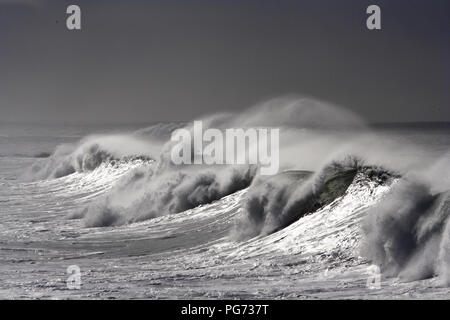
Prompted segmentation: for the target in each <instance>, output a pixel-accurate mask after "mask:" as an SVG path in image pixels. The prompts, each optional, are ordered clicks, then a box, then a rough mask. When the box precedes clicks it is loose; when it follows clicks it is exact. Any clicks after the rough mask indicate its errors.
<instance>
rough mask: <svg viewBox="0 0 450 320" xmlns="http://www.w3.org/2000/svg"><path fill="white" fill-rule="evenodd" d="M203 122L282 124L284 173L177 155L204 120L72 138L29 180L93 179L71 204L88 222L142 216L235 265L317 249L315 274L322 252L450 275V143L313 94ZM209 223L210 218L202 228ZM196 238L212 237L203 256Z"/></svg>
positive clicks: (395, 272)
mask: <svg viewBox="0 0 450 320" xmlns="http://www.w3.org/2000/svg"><path fill="white" fill-rule="evenodd" d="M202 120H203V123H204V127H205V129H206V128H208V127H210V128H218V129H226V128H237V127H242V128H247V127H275V128H279V129H280V167H281V170H280V172H279V173H278V174H277V175H274V176H270V177H266V176H259V175H258V170H257V169H258V168H257V167H255V166H248V165H241V166H232V165H227V166H225V165H224V166H208V165H192V166H191V165H180V166H175V165H173V164H172V163H171V161H170V150H171V146H172V143H171V142H170V141H168V139H169V137H170V133H171V132H172V131H173V130H175V129H178V128H181V127H183V128H186V129H188V130H192V123H174V124H158V125H155V126H151V127H148V128H144V129H140V130H137V131H135V132H128V133H123V134H117V133H116V134H110V135H109V134H102V135H91V136H87V137H85V138H83V139H81V140H80V141H79V142H76V143H72V144H65V145H61V146H59V147H58V148H57V149H56V150H55V152H54V153H53V154H51V155H50V156H49V157H47V158H42V159H38V160H37V162H36V163H35V164H34V165H33V166H32V167H31V169H30V170H29V171H28V172H26V173H25V174H24V175H23V177H22V178H23V180H24V181H27V183H31V184H29V185H30V186H31V185H40V186H52V187H54V186H55V185H58V183H61V184H67V185H65V188H68V189H69V190H82V193H83V195H86V196H85V197H83V200H82V201H78V200H77V201H75V200H74V203H75V202H76V204H73V205H71V206H69V207H68V208H69V209H67V208H66V209H65V210H63V211H64V212H65V213H66V214H65V217H66V218H69V219H70V220H69V221H70V223H74V224H75V223H81V224H80V225H79V228H81V229H83V227H87V228H90V229H88V230H93V231H91V232H93V233H94V234H95V233H96V232H99V234H100V235H104V234H108V232H109V231H108V230H113V231H111V232H118V233H119V235H123V234H122V233H121V232H122V231H123V232H124V233H126V232H127V231H126V230H131V231H132V232H134V231H136V230H137V231H136V232H138V231H139V234H140V235H142V234H145V232H146V230H144V229H142V230H141V229H140V228H141V227H140V226H146V227H149V228H152V227H153V226H155V228H157V229H155V230H157V231H155V234H157V235H159V234H164V236H163V238H161V239H159V238H158V239H159V240H158V241H157V247H158V246H162V247H164V245H163V244H162V243H171V244H173V242H172V241H175V240H171V239H173V238H176V239H183V241H185V242H186V243H182V242H183V241H182V240H179V241H180V242H177V243H176V247H177V248H181V249H180V250H187V251H186V252H188V253H186V252H185V253H186V257H187V258H186V259H188V258H189V259H191V260H192V261H194V262H192V263H194V264H195V263H198V264H199V265H200V264H201V263H200V261H202V263H203V264H202V265H208V266H210V267H213V266H217V264H216V263H215V262H214V261H215V260H214V259H218V260H221V261H226V262H223V263H224V268H226V266H227V264H228V263H230V264H231V262H228V260H230V259H231V260H230V261H236V259H250V260H251V259H253V260H251V261H252V263H255V264H256V265H257V266H256V267H254V268H255V269H258V270H259V269H261V270H263V271H264V270H266V271H267V270H268V268H271V266H266V265H264V264H263V263H262V262H261V260H258V259H260V258H258V257H261V259H263V260H264V259H269V260H272V258H273V257H276V258H277V259H279V260H280V261H284V262H286V265H287V264H288V263H289V264H292V263H296V262H295V261H291V260H293V259H294V258H295V259H300V258H299V256H298V255H301V257H303V256H304V255H307V254H310V255H311V256H310V257H311V258H310V260H308V259H309V258H308V259H306V258H305V259H306V260H305V261H306V262H302V263H305V264H308V265H309V266H310V267H309V268H306V267H305V269H303V267H301V268H300V267H299V268H300V269H301V272H302V273H305V274H306V273H308V272H313V271H311V270H316V271H317V270H322V269H323V268H322V267H321V266H320V265H321V263H324V265H326V266H328V267H330V266H338V267H343V266H344V265H349V266H351V267H352V268H353V267H354V268H356V267H357V266H358V265H360V264H362V263H365V264H367V263H375V264H377V265H379V266H381V269H382V270H383V272H384V273H385V275H387V276H393V277H399V278H400V279H402V280H405V281H411V280H418V279H425V278H430V277H435V276H437V277H439V279H442V283H444V284H446V285H448V284H449V274H450V271H449V265H450V243H449V237H450V236H449V234H450V222H449V221H450V219H449V214H450V200H449V190H450V179H449V176H448V172H449V169H450V164H449V161H448V159H450V155H449V154H448V153H446V152H447V151H448V148H447V149H446V148H440V149H436V150H434V149H430V148H429V145H427V144H425V145H418V144H415V143H412V142H405V141H404V140H402V139H396V138H393V137H392V136H389V135H387V136H383V135H380V134H378V133H376V132H374V131H372V130H371V129H370V128H369V127H368V126H367V125H366V124H365V123H364V121H362V120H361V119H360V118H359V117H358V116H356V115H354V114H352V113H351V112H348V111H346V110H344V109H342V108H339V107H335V106H332V105H330V104H327V103H323V102H320V101H317V100H314V99H311V98H304V97H283V98H280V99H274V100H271V101H269V102H266V103H263V104H262V105H260V106H256V107H254V108H251V109H249V110H246V111H244V112H242V113H240V114H220V115H213V116H209V117H205V118H204V119H202ZM250 147H251V146H250ZM119 172H120V174H119ZM108 177H109V178H108ZM80 181H82V184H80ZM102 181H103V182H102ZM72 184H73V185H72ZM75 185H76V187H75ZM100 185H102V187H100ZM67 186H71V187H67ZM89 186H91V187H92V186H95V188H94V187H92V189H90V187H89ZM49 193H50V192H49ZM52 210H53V209H52ZM78 219H80V221H79V220H78ZM186 221H189V223H187V222H186ZM197 224H198V225H199V226H202V227H201V228H200V227H199V228H197V229H196V228H194V227H192V226H193V225H197ZM94 227H101V228H98V229H102V230H104V231H98V230H97V229H95V228H94ZM104 227H111V228H104ZM210 227H211V228H212V230H213V232H212V233H216V234H217V237H216V236H214V235H211V234H210V233H211V231H210V230H209V229H208V228H210ZM127 228H129V229H127ZM142 228H144V227H142ZM165 228H167V229H165ZM190 228H192V229H190ZM181 229H183V230H184V229H185V230H184V231H183V232H185V233H188V232H190V231H192V232H195V237H197V238H196V240H192V239H191V238H187V236H186V234H183V235H179V236H177V235H174V234H177V233H176V232H175V231H174V230H181ZM194 229H195V231H193V230H194ZM83 230H84V229H83ZM95 230H97V231H95ZM114 230H117V231H114ZM152 230H153V229H152ZM131 231H130V232H131ZM219 235H220V236H219ZM114 236H116V235H115V234H114ZM99 237H101V236H99ZM127 237H128V235H127ZM155 237H156V238H157V237H158V236H155ZM177 237H179V238H177ZM177 241H178V240H177ZM202 241H203V242H202ZM210 242H211V243H214V246H213V247H208V246H209V243H210ZM180 243H181V244H180ZM206 243H208V245H207V244H206ZM194 244H195V245H194ZM190 245H191V246H192V247H195V248H197V247H198V246H206V247H202V250H204V251H201V252H200V251H199V252H197V251H195V253H194V252H191V251H189V250H190V249H189V248H191V247H189V246H190ZM174 246H175V245H174ZM158 248H159V247H158ZM130 250H131V249H130ZM136 250H137V249H136ZM139 250H141V249H139ZM139 250H138V251H139ZM142 250H143V249H142ZM155 250H156V249H155ZM202 252H207V253H205V254H203V253H202ZM134 253H135V252H133V254H134ZM139 254H141V251H139ZM158 254H159V253H158ZM173 254H174V257H167V261H168V263H173V265H172V267H174V268H175V267H176V266H178V263H181V262H180V261H185V260H183V259H184V258H180V257H179V256H177V255H176V253H173ZM173 259H178V260H176V262H175V260H173ZM233 259H234V260H233ZM301 259H303V258H301ZM288 260H289V262H288ZM186 261H187V260H186ZM186 261H185V262H183V263H187V262H186ZM195 261H197V262H195ZM302 261H303V260H302ZM233 263H234V262H233ZM266 267H267V268H266ZM252 268H253V267H252ZM236 270H240V269H239V268H237V269H236ZM252 270H253V269H252ZM241 271H242V270H241ZM263 271H261V272H263ZM223 272H224V274H227V272H228V271H227V270H224V271H223ZM229 272H232V271H229ZM299 272H300V271H299Z"/></svg>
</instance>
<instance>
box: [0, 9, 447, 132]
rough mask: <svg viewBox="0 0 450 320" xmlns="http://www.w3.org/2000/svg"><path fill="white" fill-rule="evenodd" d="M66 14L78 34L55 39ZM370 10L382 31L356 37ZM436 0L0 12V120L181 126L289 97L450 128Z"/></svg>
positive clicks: (443, 35)
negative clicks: (76, 13) (77, 20)
mask: <svg viewBox="0 0 450 320" xmlns="http://www.w3.org/2000/svg"><path fill="white" fill-rule="evenodd" d="M69 4H78V5H79V6H80V7H81V10H82V30H81V31H69V30H67V29H66V24H65V20H66V17H67V15H66V13H65V11H66V7H67V6H68V5H69ZM369 4H378V5H379V6H380V7H381V10H382V12H381V13H382V14H381V18H382V30H381V31H369V30H367V29H366V26H365V25H366V24H365V23H366V18H367V14H366V13H365V11H366V8H367V6H368V5H369ZM449 9H450V1H448V0H443V1H440V0H432V1H429V0H428V1H426V0H421V1H417V0H388V1H380V0H370V1H366V0H341V1H336V0H307V1H302V0H297V1H287V0H281V1H280V0H272V1H266V0H258V1H256V0H240V1H234V0H223V1H219V0H208V1H206V0H204V1H198V0H183V1H182V0H178V1H175V0H164V1H162V0H161V1H132V0H127V1H114V0H108V1H99V0H96V1H81V0H72V1H70V2H66V1H61V0H54V1H51V0H47V1H40V0H36V1H33V0H0V122H1V121H27V122H29V121H32V122H46V123H47V122H58V123H60V122H69V123H80V122H88V123H130V122H140V123H141V122H154V121H168V120H188V119H193V118H195V117H197V116H199V115H201V114H204V113H214V112H217V111H222V110H241V109H242V108H245V107H249V106H251V105H253V104H255V103H258V102H261V101H263V100H265V99H267V98H272V97H275V96H279V95H283V94H291V93H300V94H306V95H310V96H314V97H317V98H320V99H323V100H326V101H330V102H334V103H336V104H339V105H342V106H345V107H348V108H349V109H351V110H354V111H356V112H357V113H358V114H360V115H362V116H363V117H365V118H366V119H368V120H369V121H376V122H380V121H389V122H391V121H394V122H395V121H450V93H449V88H450V86H449V85H450V60H449V57H450V41H449V40H450V23H449V14H450V10H449Z"/></svg>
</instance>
